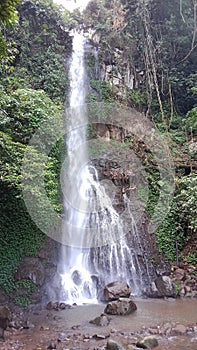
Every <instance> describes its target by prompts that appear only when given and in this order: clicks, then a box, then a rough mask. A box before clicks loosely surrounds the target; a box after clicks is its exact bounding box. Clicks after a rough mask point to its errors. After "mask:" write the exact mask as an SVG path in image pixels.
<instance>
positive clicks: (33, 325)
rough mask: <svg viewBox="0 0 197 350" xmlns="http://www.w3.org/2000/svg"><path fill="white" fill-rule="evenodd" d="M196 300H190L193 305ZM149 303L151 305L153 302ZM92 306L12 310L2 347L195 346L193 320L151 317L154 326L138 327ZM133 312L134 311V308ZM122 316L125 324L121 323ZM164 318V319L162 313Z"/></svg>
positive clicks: (125, 349) (128, 349) (115, 349)
mask: <svg viewBox="0 0 197 350" xmlns="http://www.w3.org/2000/svg"><path fill="white" fill-rule="evenodd" d="M193 301H194V300H193ZM153 303H154V301H153ZM196 304H197V303H196ZM196 304H195V302H193V307H195V305H196ZM137 305H138V303H137ZM177 306H178V305H177ZM196 306H197V305H196ZM152 307H154V305H153V304H152ZM92 309H94V307H93V308H92ZM92 309H91V307H90V306H89V307H88V306H87V309H86V306H85V307H84V308H83V307H78V306H72V307H71V306H67V305H66V304H63V303H61V304H58V303H51V304H49V305H48V306H47V308H44V309H42V310H40V308H38V307H37V308H34V309H29V310H25V311H24V310H23V311H22V310H21V309H19V308H17V309H15V310H14V312H13V313H12V315H11V316H12V317H11V321H10V322H9V324H8V326H7V327H6V330H5V332H4V341H2V342H1V344H0V346H1V349H2V350H47V349H57V350H76V349H81V350H85V349H90V350H104V349H109V350H133V349H140V348H144V349H152V348H154V349H156V350H167V349H170V350H175V349H176V350H182V349H187V350H195V349H196V346H197V325H196V323H194V322H193V323H188V322H185V323H184V322H183V323H180V322H173V321H172V320H170V321H168V322H167V321H166V320H165V322H163V323H160V324H156V323H155V321H154V320H152V321H151V320H150V322H152V324H153V326H149V327H145V326H144V327H139V329H137V328H138V326H137V327H136V326H134V325H133V324H132V319H129V318H128V316H117V315H109V314H103V313H101V314H100V315H98V316H97V317H96V318H95V317H93V318H92V316H93V315H94V314H95V313H97V312H98V309H97V307H96V308H95V312H92V311H91V310H92ZM102 309H103V311H104V308H103V307H102V306H101V308H100V310H102ZM86 310H87V312H86ZM188 311H189V310H188ZM133 312H136V311H135V310H133ZM140 313H141V310H140ZM81 314H83V315H82V316H81ZM77 315H78V317H77ZM124 318H125V326H122V325H121V323H122V322H123V324H124V321H123V320H124ZM164 318H165V319H166V316H165V315H164ZM135 319H137V318H135ZM120 320H121V322H120V323H119V321H120ZM129 322H130V325H129V324H128V323H129ZM114 325H115V326H116V328H115V327H114ZM131 330H132V331H131ZM169 344H170V345H169ZM180 344H182V345H180ZM169 346H170V347H169ZM181 346H184V347H181Z"/></svg>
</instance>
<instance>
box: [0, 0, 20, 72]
mask: <svg viewBox="0 0 197 350" xmlns="http://www.w3.org/2000/svg"><path fill="white" fill-rule="evenodd" d="M18 4H19V0H1V2H0V63H1V60H2V62H3V63H4V65H5V64H7V63H8V62H12V61H13V60H14V58H15V53H16V50H15V48H13V43H12V42H7V39H6V35H5V29H6V27H9V26H14V25H16V24H17V23H18V14H17V11H16V6H17V5H18ZM0 71H1V69H0Z"/></svg>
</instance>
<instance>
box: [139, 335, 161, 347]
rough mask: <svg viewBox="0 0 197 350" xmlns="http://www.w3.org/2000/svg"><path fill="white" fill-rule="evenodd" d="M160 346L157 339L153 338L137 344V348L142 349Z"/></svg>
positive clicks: (144, 339) (150, 337)
mask: <svg viewBox="0 0 197 350" xmlns="http://www.w3.org/2000/svg"><path fill="white" fill-rule="evenodd" d="M158 345H159V344H158V340H157V338H155V337H153V336H148V337H145V338H143V339H141V340H139V341H138V342H137V344H136V346H137V347H138V348H142V349H153V348H155V347H156V346H158Z"/></svg>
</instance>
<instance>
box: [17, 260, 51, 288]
mask: <svg viewBox="0 0 197 350" xmlns="http://www.w3.org/2000/svg"><path fill="white" fill-rule="evenodd" d="M14 277H15V280H16V281H19V280H21V279H29V280H31V281H32V282H33V283H35V284H36V285H37V286H42V285H43V283H44V279H45V269H44V266H43V264H42V262H41V261H40V259H39V258H33V257H25V258H24V259H23V260H22V261H21V262H20V264H19V266H18V269H17V271H16V273H15V275H14Z"/></svg>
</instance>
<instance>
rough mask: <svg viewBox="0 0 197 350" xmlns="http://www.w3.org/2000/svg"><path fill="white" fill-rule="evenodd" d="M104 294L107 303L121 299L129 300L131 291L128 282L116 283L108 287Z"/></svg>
mask: <svg viewBox="0 0 197 350" xmlns="http://www.w3.org/2000/svg"><path fill="white" fill-rule="evenodd" d="M103 294H104V300H105V301H112V300H117V299H118V298H121V297H122V298H129V297H130V295H131V289H130V288H129V286H128V284H127V283H126V282H121V281H116V282H112V283H109V284H108V285H106V286H105V288H104V292H103Z"/></svg>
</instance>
